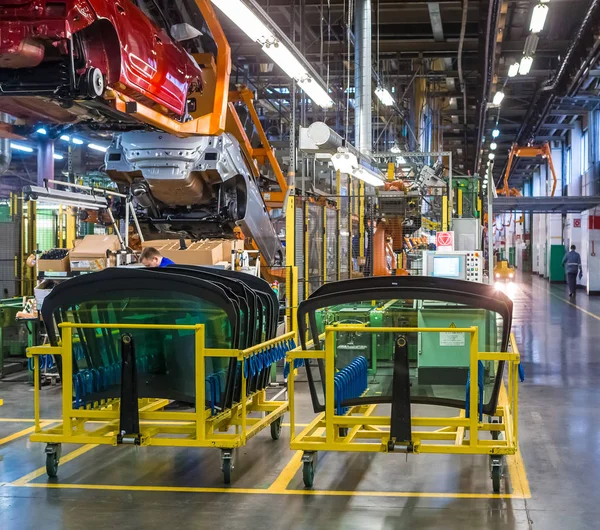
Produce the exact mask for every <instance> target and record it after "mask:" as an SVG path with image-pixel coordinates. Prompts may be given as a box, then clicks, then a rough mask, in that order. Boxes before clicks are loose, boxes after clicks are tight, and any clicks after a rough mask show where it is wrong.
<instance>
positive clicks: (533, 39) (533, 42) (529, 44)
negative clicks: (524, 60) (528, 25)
mask: <svg viewBox="0 0 600 530" xmlns="http://www.w3.org/2000/svg"><path fill="white" fill-rule="evenodd" d="M539 41H540V38H539V37H538V36H537V35H536V34H535V33H534V34H531V35H527V38H526V39H525V47H524V48H523V55H530V56H533V55H534V54H535V50H537V45H538V42H539Z"/></svg>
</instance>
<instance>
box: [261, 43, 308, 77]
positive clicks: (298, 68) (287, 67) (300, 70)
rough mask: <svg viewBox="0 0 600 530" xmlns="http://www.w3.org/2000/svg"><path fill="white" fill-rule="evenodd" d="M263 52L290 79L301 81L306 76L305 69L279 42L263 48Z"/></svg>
mask: <svg viewBox="0 0 600 530" xmlns="http://www.w3.org/2000/svg"><path fill="white" fill-rule="evenodd" d="M263 51H264V52H265V53H266V54H267V55H268V56H269V57H270V58H271V59H273V61H275V63H276V64H278V65H279V67H280V68H281V69H282V70H283V71H284V72H285V73H286V74H287V75H289V76H290V77H291V78H292V79H295V80H296V81H301V80H303V79H305V78H306V77H307V76H308V72H307V71H306V68H304V66H302V65H301V64H300V61H298V59H296V58H295V57H294V55H293V54H292V52H291V51H290V50H288V49H287V48H286V47H285V46H284V45H283V44H281V43H280V42H279V43H275V44H267V45H265V46H263Z"/></svg>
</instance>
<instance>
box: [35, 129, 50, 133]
mask: <svg viewBox="0 0 600 530" xmlns="http://www.w3.org/2000/svg"><path fill="white" fill-rule="evenodd" d="M35 132H36V133H38V134H48V131H47V130H46V129H44V128H43V127H40V128H39V129H38V130H37V131H35Z"/></svg>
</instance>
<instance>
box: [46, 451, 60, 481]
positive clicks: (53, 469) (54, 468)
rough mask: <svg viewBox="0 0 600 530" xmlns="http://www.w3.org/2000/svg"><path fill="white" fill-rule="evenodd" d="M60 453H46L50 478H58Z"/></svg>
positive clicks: (47, 471) (47, 470)
mask: <svg viewBox="0 0 600 530" xmlns="http://www.w3.org/2000/svg"><path fill="white" fill-rule="evenodd" d="M58 462H59V457H58V453H48V454H47V455H46V473H47V474H48V476H49V477H50V478H56V475H58Z"/></svg>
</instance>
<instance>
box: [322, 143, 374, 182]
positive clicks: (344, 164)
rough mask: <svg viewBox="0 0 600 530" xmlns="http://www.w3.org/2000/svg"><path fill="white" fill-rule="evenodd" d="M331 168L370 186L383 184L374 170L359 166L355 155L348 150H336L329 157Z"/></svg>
mask: <svg viewBox="0 0 600 530" xmlns="http://www.w3.org/2000/svg"><path fill="white" fill-rule="evenodd" d="M331 163H332V164H333V168H334V169H335V170H336V171H339V172H340V173H345V174H347V175H351V176H353V177H356V178H358V179H360V180H362V181H363V182H365V183H366V184H369V185H370V186H383V185H384V181H383V178H381V177H380V176H379V175H378V174H377V173H376V172H375V171H373V170H371V169H369V168H366V167H364V166H361V165H360V164H359V162H358V159H357V158H356V155H355V154H353V153H350V152H348V151H342V152H338V153H336V154H335V155H333V156H332V157H331Z"/></svg>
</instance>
